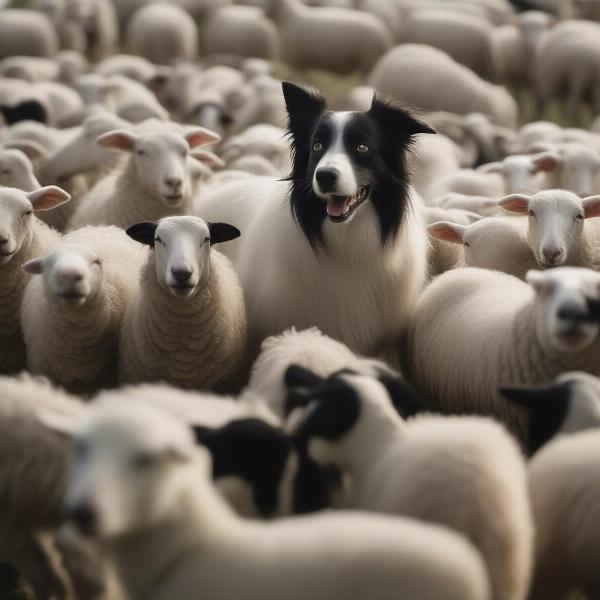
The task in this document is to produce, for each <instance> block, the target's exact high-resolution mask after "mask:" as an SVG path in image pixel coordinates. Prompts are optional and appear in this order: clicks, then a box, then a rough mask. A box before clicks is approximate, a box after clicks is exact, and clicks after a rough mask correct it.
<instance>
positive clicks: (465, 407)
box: [408, 267, 600, 441]
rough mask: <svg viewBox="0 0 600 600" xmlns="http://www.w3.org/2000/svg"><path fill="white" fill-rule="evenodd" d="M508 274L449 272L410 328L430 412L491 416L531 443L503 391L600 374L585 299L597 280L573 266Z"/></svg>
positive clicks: (424, 299) (414, 372)
mask: <svg viewBox="0 0 600 600" xmlns="http://www.w3.org/2000/svg"><path fill="white" fill-rule="evenodd" d="M526 281H527V283H524V282H522V281H520V280H519V279H517V278H516V277H512V276H511V275H506V274H504V273H497V272H494V271H488V270H483V269H475V268H465V269H455V270H452V271H448V272H447V273H444V274H443V275H440V276H439V277H438V278H436V279H435V280H434V281H433V283H431V284H430V285H429V287H428V288H426V290H425V292H424V293H423V294H422V296H421V298H420V299H419V301H418V302H417V305H416V307H415V313H414V318H413V321H412V323H411V326H410V333H409V338H410V341H409V348H410V352H409V354H408V356H410V374H411V381H413V383H414V384H415V385H416V387H417V390H418V391H419V392H421V393H422V394H423V395H424V397H426V398H429V400H430V408H432V409H437V410H441V411H443V412H450V413H476V414H484V415H491V416H494V417H495V418H497V419H499V420H500V421H502V422H504V423H505V425H507V427H509V428H510V429H511V430H512V431H513V432H514V433H515V434H517V435H518V436H519V437H520V439H521V440H522V441H525V440H526V431H525V424H524V413H523V412H522V411H520V410H518V409H517V408H515V407H514V406H512V405H511V404H509V403H508V401H506V400H505V399H503V398H501V397H500V396H499V395H498V392H497V389H498V387H500V386H501V385H518V384H534V383H540V382H543V381H547V380H548V379H550V378H552V377H554V376H555V375H557V374H559V373H561V372H563V371H565V370H581V371H586V372H588V373H592V374H597V373H600V369H599V367H598V364H599V363H598V359H597V354H598V347H599V346H598V342H597V337H598V329H599V327H598V324H597V323H595V322H593V320H591V319H590V312H589V309H588V306H587V298H588V297H592V298H596V297H597V296H598V289H599V288H598V286H599V284H600V274H598V273H596V272H595V271H591V270H589V269H583V268H575V267H560V268H557V269H551V270H548V271H529V273H527V277H526Z"/></svg>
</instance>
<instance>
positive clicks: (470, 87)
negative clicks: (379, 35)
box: [368, 44, 517, 127]
mask: <svg viewBox="0 0 600 600" xmlns="http://www.w3.org/2000/svg"><path fill="white" fill-rule="evenodd" d="M368 85H370V86H371V87H373V88H375V89H377V90H379V91H380V92H381V93H383V94H386V95H388V96H390V97H392V98H395V99H396V100H398V101H400V102H402V103H403V104H406V105H409V106H414V107H417V108H420V109H422V110H428V111H435V110H445V111H450V112H454V113H457V114H462V115H464V114H468V113H473V112H475V113H483V114H485V115H488V116H490V117H491V118H492V119H494V120H495V121H496V122H497V123H498V124H500V125H504V126H506V127H514V126H515V125H516V122H517V105H516V103H515V101H514V99H513V98H512V96H511V95H510V94H509V93H508V91H507V90H506V89H505V88H503V87H501V86H494V85H492V84H491V83H487V82H486V81H483V80H482V79H480V78H479V77H478V76H477V75H476V74H475V73H473V71H471V70H470V69H468V68H467V67H464V66H463V65H460V64H458V63H457V62H455V61H454V60H452V58H450V56H448V55H447V54H446V53H444V52H442V51H441V50H438V49H437V48H432V47H431V46H425V45H422V44H401V45H400V46H396V47H395V48H393V49H392V50H390V51H389V52H387V53H386V54H385V55H384V56H382V57H381V59H380V60H379V61H378V62H377V64H376V65H375V67H374V68H373V70H372V71H371V74H370V76H369V78H368Z"/></svg>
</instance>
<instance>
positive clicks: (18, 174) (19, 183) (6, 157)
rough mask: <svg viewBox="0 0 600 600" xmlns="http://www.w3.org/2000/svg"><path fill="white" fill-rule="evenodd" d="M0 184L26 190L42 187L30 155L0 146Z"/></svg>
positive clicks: (30, 190)
mask: <svg viewBox="0 0 600 600" xmlns="http://www.w3.org/2000/svg"><path fill="white" fill-rule="evenodd" d="M0 186H3V187H11V188H17V189H19V190H23V191H24V192H33V191H34V190H37V189H39V188H41V187H42V186H41V185H40V182H39V181H38V180H37V177H36V176H35V173H34V172H33V165H32V164H31V160H29V158H28V156H27V155H26V154H25V153H24V152H22V151H21V150H16V149H12V148H0Z"/></svg>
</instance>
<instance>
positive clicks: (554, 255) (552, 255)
mask: <svg viewBox="0 0 600 600" xmlns="http://www.w3.org/2000/svg"><path fill="white" fill-rule="evenodd" d="M542 253H543V255H544V258H545V259H546V260H547V261H548V262H549V263H551V264H552V263H555V262H556V261H557V260H558V259H559V258H560V257H561V255H562V250H558V249H557V248H544V249H543V250H542Z"/></svg>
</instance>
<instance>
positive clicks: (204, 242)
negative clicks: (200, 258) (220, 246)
mask: <svg viewBox="0 0 600 600" xmlns="http://www.w3.org/2000/svg"><path fill="white" fill-rule="evenodd" d="M207 242H208V243H209V244H210V238H209V237H205V238H204V241H203V242H202V243H203V244H206V243H207Z"/></svg>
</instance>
